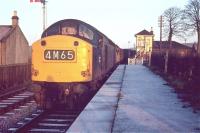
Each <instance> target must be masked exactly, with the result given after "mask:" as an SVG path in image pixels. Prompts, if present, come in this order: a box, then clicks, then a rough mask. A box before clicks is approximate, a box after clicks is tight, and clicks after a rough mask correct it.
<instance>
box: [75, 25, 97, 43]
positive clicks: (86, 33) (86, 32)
mask: <svg viewBox="0 0 200 133" xmlns="http://www.w3.org/2000/svg"><path fill="white" fill-rule="evenodd" d="M79 36H81V37H84V38H87V39H89V40H93V38H94V33H93V32H92V31H91V30H90V29H88V28H87V27H86V26H84V25H80V26H79Z"/></svg>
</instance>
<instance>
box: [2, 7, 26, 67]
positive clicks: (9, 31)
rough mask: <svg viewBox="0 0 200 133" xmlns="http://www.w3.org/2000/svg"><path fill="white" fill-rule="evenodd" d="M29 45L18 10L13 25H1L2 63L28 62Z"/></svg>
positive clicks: (13, 17)
mask: <svg viewBox="0 0 200 133" xmlns="http://www.w3.org/2000/svg"><path fill="white" fill-rule="evenodd" d="M28 58H29V45H28V41H27V39H26V37H25V35H24V34H23V32H22V30H21V28H20V26H19V18H18V16H17V12H16V11H14V15H13V16H12V25H0V65H11V64H24V63H28Z"/></svg>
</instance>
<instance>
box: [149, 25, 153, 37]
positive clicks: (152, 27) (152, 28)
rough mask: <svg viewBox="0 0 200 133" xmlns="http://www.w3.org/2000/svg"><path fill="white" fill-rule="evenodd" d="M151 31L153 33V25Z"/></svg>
mask: <svg viewBox="0 0 200 133" xmlns="http://www.w3.org/2000/svg"><path fill="white" fill-rule="evenodd" d="M150 33H151V34H152V35H153V27H151V31H150Z"/></svg>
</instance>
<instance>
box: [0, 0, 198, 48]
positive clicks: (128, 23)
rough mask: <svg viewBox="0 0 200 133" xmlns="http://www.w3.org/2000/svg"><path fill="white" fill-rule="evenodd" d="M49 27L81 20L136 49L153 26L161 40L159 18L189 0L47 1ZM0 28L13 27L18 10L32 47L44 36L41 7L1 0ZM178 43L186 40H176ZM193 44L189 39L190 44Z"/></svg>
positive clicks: (24, 0) (27, 1) (19, 0)
mask: <svg viewBox="0 0 200 133" xmlns="http://www.w3.org/2000/svg"><path fill="white" fill-rule="evenodd" d="M47 1H48V3H47V27H48V26H50V25H51V24H53V23H55V22H56V21H59V20H62V19H69V18H73V19H79V20H82V21H84V22H86V23H89V24H90V25H92V26H94V27H96V28H97V29H98V30H100V31H101V32H102V33H104V34H105V35H107V36H108V37H109V38H110V39H111V40H113V41H114V42H115V43H116V44H118V45H119V46H120V47H122V48H130V47H133V44H134V43H135V34H136V33H138V32H140V31H141V30H143V29H146V30H149V31H150V29H151V27H153V30H154V34H155V40H159V27H158V17H159V16H160V15H161V14H162V13H163V12H164V10H166V9H168V8H170V7H174V6H176V7H179V8H184V6H185V5H186V4H187V2H188V0H47ZM0 2H1V4H0V25H10V24H11V16H12V15H13V11H14V10H17V13H18V17H19V25H20V27H21V29H22V31H23V32H24V34H25V36H26V38H27V39H28V41H29V43H30V45H31V44H32V43H33V42H34V41H36V40H38V39H39V38H40V36H41V34H42V26H43V25H42V4H41V3H30V0H0ZM176 40H177V41H179V42H181V41H182V42H183V41H184V40H183V39H181V38H179V39H176ZM188 41H190V42H194V41H196V39H194V38H192V39H191V38H190V39H188V40H187V42H188Z"/></svg>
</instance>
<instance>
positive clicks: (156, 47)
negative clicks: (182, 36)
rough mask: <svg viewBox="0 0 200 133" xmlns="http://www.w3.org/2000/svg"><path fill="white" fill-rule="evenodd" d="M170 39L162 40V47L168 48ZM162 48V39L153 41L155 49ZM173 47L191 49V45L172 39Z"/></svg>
mask: <svg viewBox="0 0 200 133" xmlns="http://www.w3.org/2000/svg"><path fill="white" fill-rule="evenodd" d="M168 46H169V45H168V41H162V48H168ZM158 48H160V41H154V42H153V49H158ZM172 48H183V49H191V47H189V46H186V45H183V44H181V43H178V42H176V41H172Z"/></svg>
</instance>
